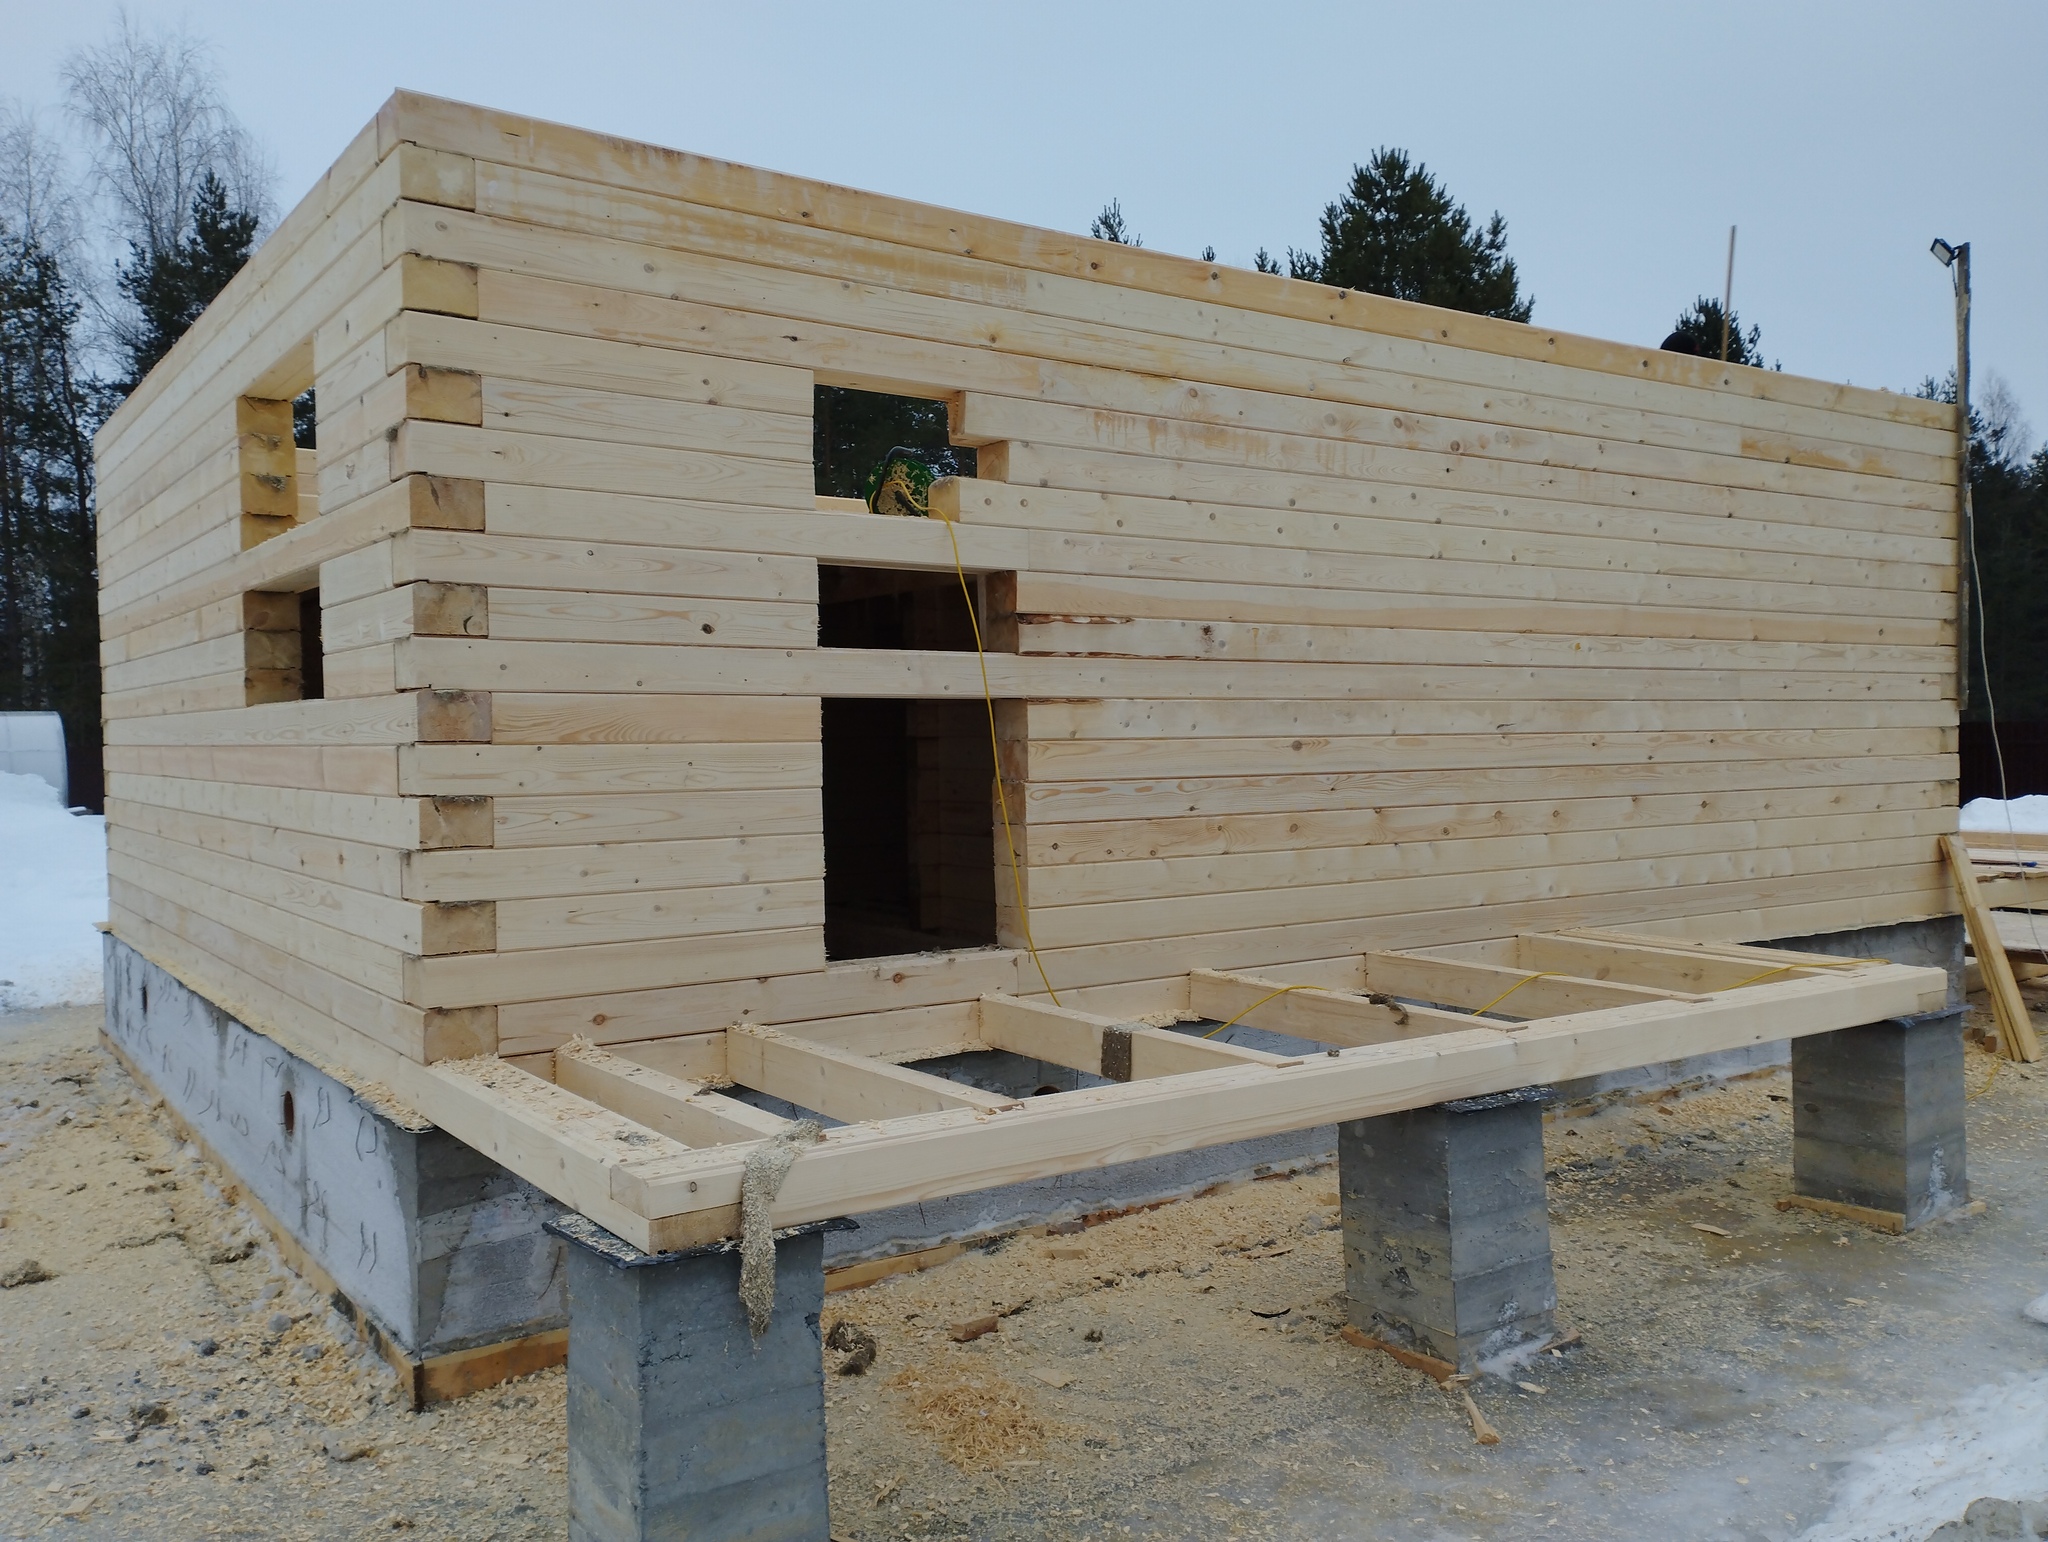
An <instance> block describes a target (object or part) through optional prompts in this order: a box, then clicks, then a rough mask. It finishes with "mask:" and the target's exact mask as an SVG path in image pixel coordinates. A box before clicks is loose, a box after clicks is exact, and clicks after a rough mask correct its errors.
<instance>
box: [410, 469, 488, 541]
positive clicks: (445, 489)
mask: <svg viewBox="0 0 2048 1542" xmlns="http://www.w3.org/2000/svg"><path fill="white" fill-rule="evenodd" d="M406 484H407V487H408V490H409V493H410V497H411V505H412V507H411V514H412V524H413V527H414V528H415V529H418V530H481V529H483V528H484V484H483V483H482V482H480V481H477V480H475V479H474V478H471V477H437V476H428V475H425V474H423V473H416V474H414V475H412V476H409V477H407V478H406Z"/></svg>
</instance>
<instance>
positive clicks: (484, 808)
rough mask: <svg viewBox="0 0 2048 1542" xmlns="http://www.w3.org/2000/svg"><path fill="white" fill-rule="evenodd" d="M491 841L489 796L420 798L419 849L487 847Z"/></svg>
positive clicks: (493, 837) (492, 821) (492, 819)
mask: <svg viewBox="0 0 2048 1542" xmlns="http://www.w3.org/2000/svg"><path fill="white" fill-rule="evenodd" d="M495 840H496V822H495V811H494V809H493V807H492V804H491V800H490V799H489V798H422V799H420V849H421V850H422V851H447V850H450V849H453V848H456V847H462V846H490V845H493V844H495Z"/></svg>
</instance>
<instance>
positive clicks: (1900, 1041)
mask: <svg viewBox="0 0 2048 1542" xmlns="http://www.w3.org/2000/svg"><path fill="white" fill-rule="evenodd" d="M1962 1020H1963V1014H1962V1012H1961V1010H1960V1009H1957V1008H1951V1009H1949V1010H1946V1011H1941V1012H1928V1013H1924V1014H1922V1015H1920V1016H1918V1017H1903V1018H1892V1019H1889V1020H1887V1021H1885V1022H1881V1023H1870V1024H1867V1025H1865V1026H1864V1027H1861V1028H1844V1029H1842V1030H1841V1031H1840V1032H1838V1033H1820V1034H1813V1035H1810V1036H1808V1037H1806V1038H1803V1039H1795V1040H1794V1041H1793V1043H1792V1188H1793V1193H1794V1195H1795V1196H1798V1197H1800V1198H1805V1199H1813V1200H1819V1201H1822V1202H1823V1203H1825V1204H1828V1205H1840V1206H1853V1207H1855V1208H1857V1209H1860V1210H1869V1211H1875V1212H1878V1213H1879V1214H1880V1215H1881V1216H1883V1217H1887V1218H1891V1219H1892V1220H1893V1221H1894V1222H1895V1224H1894V1226H1893V1228H1892V1229H1897V1230H1910V1229H1911V1228H1913V1227H1915V1226H1920V1225H1923V1224H1924V1223H1926V1222H1928V1221H1932V1220H1936V1219H1938V1218H1939V1217H1941V1216H1943V1215H1946V1214H1948V1213H1949V1212H1951V1211H1954V1210H1957V1209H1960V1208H1961V1207H1963V1206H1965V1205H1967V1204H1968V1203H1969V1201H1970V1177H1969V1165H1968V1154H1967V1151H1966V1148H1965V1145H1964V1134H1963V1103H1964V1098H1963V1037H1962Z"/></svg>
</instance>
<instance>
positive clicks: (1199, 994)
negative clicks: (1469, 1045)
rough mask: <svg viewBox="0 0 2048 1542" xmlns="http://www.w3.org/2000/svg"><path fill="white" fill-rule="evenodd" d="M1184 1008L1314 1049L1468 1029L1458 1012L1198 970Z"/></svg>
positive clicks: (1467, 1020)
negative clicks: (1285, 1036)
mask: <svg viewBox="0 0 2048 1542" xmlns="http://www.w3.org/2000/svg"><path fill="white" fill-rule="evenodd" d="M1188 1006H1189V1007H1190V1009H1192V1010H1193V1011H1196V1012H1199V1013H1201V1014H1202V1016H1204V1017H1213V1018H1215V1019H1216V1020H1217V1021H1218V1022H1228V1021H1229V1020H1230V1019H1231V1018H1236V1019H1237V1020H1238V1021H1239V1022H1241V1023H1249V1024H1250V1025H1251V1026H1252V1027H1254V1028H1264V1029H1266V1030H1267V1031H1268V1032H1271V1033H1285V1034H1290V1035H1292V1036H1293V1037H1295V1038H1297V1039H1308V1040H1311V1041H1312V1042H1314V1043H1317V1044H1336V1045H1341V1046H1345V1047H1350V1046H1354V1045H1360V1044H1391V1043H1395V1042H1398V1041H1399V1040H1402V1039H1419V1038H1425V1037H1427V1036H1428V1035H1430V1034H1433V1033H1463V1032H1466V1031H1467V1030H1469V1029H1470V1028H1471V1027H1472V1026H1473V1022H1472V1019H1471V1018H1470V1017H1468V1016H1466V1015H1465V1014H1463V1013H1461V1012H1445V1011H1441V1010H1439V1009H1437V1008H1435V1007H1414V1006H1403V1005H1402V1004H1400V1003H1399V1002H1390V1001H1382V1000H1377V999H1375V998H1374V997H1372V996H1367V995H1360V994H1354V993H1352V992H1349V991H1335V990H1325V989H1324V988H1322V987H1321V986H1301V985H1290V984H1289V983H1288V982H1286V981H1284V980H1268V979H1264V978H1262V977H1260V976H1258V975H1250V974H1235V973H1231V972H1228V971H1225V970H1220V969H1198V970H1196V971H1194V973H1192V974H1190V975H1189V976H1188Z"/></svg>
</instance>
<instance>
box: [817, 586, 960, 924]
mask: <svg viewBox="0 0 2048 1542" xmlns="http://www.w3.org/2000/svg"><path fill="white" fill-rule="evenodd" d="M956 593H957V591H956ZM822 719H823V736H824V817H825V956H826V957H827V958H828V959H847V958H878V957H884V956H887V955H890V954H896V953H916V952H922V951H926V950H929V949H933V948H978V947H988V946H991V945H993V944H994V943H995V941H996V871H997V860H998V853H997V849H996V848H997V844H998V843H997V836H996V828H995V811H994V796H995V795H994V786H995V760H994V754H993V751H992V749H991V747H990V745H989V740H988V717H987V708H986V707H985V706H984V705H983V704H982V703H981V702H980V701H979V700H973V699H970V700H964V701H902V700H867V699H843V698H827V699H826V700H825V702H824V704H823V712H822Z"/></svg>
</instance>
